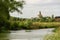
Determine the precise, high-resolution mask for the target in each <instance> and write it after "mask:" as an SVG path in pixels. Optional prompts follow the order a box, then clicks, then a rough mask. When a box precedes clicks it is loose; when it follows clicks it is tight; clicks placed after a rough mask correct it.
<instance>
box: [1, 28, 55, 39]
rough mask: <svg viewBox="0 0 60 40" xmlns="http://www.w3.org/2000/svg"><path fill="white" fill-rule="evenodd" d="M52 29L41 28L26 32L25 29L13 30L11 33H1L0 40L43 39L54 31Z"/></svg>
mask: <svg viewBox="0 0 60 40" xmlns="http://www.w3.org/2000/svg"><path fill="white" fill-rule="evenodd" d="M52 30H54V28H52V29H39V30H31V32H26V31H25V30H18V31H11V33H0V40H43V38H44V36H45V35H47V34H51V33H53V32H52Z"/></svg>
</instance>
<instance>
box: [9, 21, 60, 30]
mask: <svg viewBox="0 0 60 40" xmlns="http://www.w3.org/2000/svg"><path fill="white" fill-rule="evenodd" d="M59 26H60V22H32V21H21V22H12V23H10V30H20V29H42V28H57V27H59Z"/></svg>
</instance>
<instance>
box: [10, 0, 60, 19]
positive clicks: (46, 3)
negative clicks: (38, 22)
mask: <svg viewBox="0 0 60 40" xmlns="http://www.w3.org/2000/svg"><path fill="white" fill-rule="evenodd" d="M25 2H26V4H25V5H24V8H23V10H22V11H23V14H17V12H14V13H12V14H11V16H15V17H21V18H31V17H37V15H38V14H39V11H41V13H42V15H43V16H51V15H52V14H54V15H55V16H60V0H25Z"/></svg>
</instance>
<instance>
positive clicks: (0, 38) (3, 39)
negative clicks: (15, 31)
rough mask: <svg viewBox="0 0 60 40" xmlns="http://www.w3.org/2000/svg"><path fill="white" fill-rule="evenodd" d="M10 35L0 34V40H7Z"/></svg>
mask: <svg viewBox="0 0 60 40" xmlns="http://www.w3.org/2000/svg"><path fill="white" fill-rule="evenodd" d="M9 34H10V33H0V40H9Z"/></svg>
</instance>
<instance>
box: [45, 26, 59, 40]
mask: <svg viewBox="0 0 60 40" xmlns="http://www.w3.org/2000/svg"><path fill="white" fill-rule="evenodd" d="M45 40H60V27H59V28H57V29H55V33H54V34H51V35H47V36H46V37H45Z"/></svg>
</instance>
